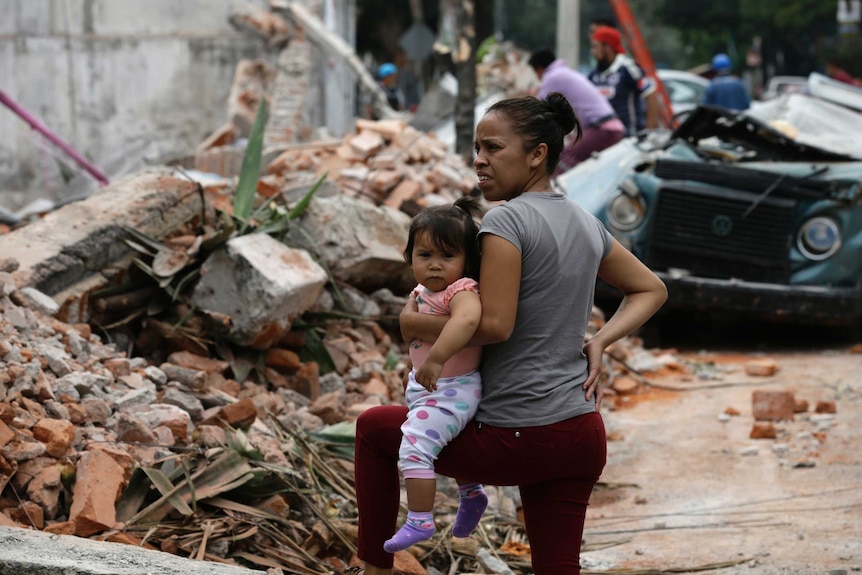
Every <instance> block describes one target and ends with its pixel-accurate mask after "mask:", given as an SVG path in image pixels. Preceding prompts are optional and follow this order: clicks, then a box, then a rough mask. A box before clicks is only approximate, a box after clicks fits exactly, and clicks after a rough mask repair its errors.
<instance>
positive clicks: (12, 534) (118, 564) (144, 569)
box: [0, 527, 265, 575]
mask: <svg viewBox="0 0 862 575" xmlns="http://www.w3.org/2000/svg"><path fill="white" fill-rule="evenodd" d="M176 573H183V574H184V575H262V574H263V573H265V572H264V571H256V570H252V569H245V568H243V567H234V566H231V565H224V564H220V563H213V562H210V561H195V560H193V559H186V558H183V557H178V556H176V555H171V554H170V553H164V552H161V551H153V550H151V549H144V548H142V547H134V546H132V545H125V544H123V543H107V542H103V541H95V540H92V539H84V538H81V537H74V536H72V535H53V534H51V533H45V532H43V531H33V530H29V529H16V528H14V527H0V575H24V574H27V575H175V574H176Z"/></svg>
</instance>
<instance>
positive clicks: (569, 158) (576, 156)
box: [529, 48, 625, 176]
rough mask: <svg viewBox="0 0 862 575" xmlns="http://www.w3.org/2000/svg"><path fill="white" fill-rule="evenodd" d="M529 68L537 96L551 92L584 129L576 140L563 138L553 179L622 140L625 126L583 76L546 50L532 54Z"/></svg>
mask: <svg viewBox="0 0 862 575" xmlns="http://www.w3.org/2000/svg"><path fill="white" fill-rule="evenodd" d="M529 64H530V67H531V68H533V70H534V71H535V72H536V76H538V77H539V81H540V82H541V85H540V86H539V93H538V94H537V96H538V97H539V98H545V97H546V96H547V95H548V94H550V93H552V92H559V93H561V94H562V95H563V96H565V97H566V100H568V101H569V104H571V106H572V109H573V110H574V111H575V115H576V116H577V117H578V120H579V121H580V123H581V125H582V126H584V128H583V134H582V136H581V138H580V139H578V138H577V137H573V138H567V140H566V142H565V147H564V148H563V152H562V154H561V155H560V163H559V164H558V166H557V169H556V170H555V171H554V175H555V176H559V175H560V174H562V173H563V172H565V171H566V170H569V169H571V168H573V167H574V166H576V165H577V164H579V163H580V162H582V161H584V160H586V159H587V158H589V157H590V156H591V155H593V153H595V152H599V151H601V150H604V149H605V148H607V147H609V146H612V145H614V144H616V143H617V142H619V141H620V140H622V139H623V135H624V134H625V126H624V125H623V123H622V122H621V121H620V119H619V118H618V117H617V115H616V113H615V112H614V109H613V107H612V106H611V104H610V102H608V100H607V98H605V97H604V96H602V94H601V93H600V92H599V91H598V89H597V88H596V87H595V86H594V85H593V83H592V82H590V81H589V79H587V77H586V76H584V75H583V74H581V73H580V72H578V71H577V70H573V69H572V68H570V67H569V66H567V65H566V63H565V62H563V61H562V60H559V59H557V57H556V55H554V53H553V52H552V51H551V50H549V49H547V48H542V49H541V50H537V51H535V52H533V53H532V54H531V55H530V60H529Z"/></svg>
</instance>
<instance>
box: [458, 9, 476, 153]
mask: <svg viewBox="0 0 862 575" xmlns="http://www.w3.org/2000/svg"><path fill="white" fill-rule="evenodd" d="M455 3H456V7H455V8H456V14H457V18H456V21H457V22H458V36H457V38H456V43H455V47H454V49H453V50H452V60H453V61H454V62H455V67H456V72H457V73H456V76H457V78H458V97H457V99H456V100H455V152H456V153H457V154H459V155H460V156H461V157H462V158H464V162H466V163H467V165H468V166H470V165H472V164H473V141H474V138H473V127H474V124H475V108H476V29H475V25H474V21H475V12H474V4H473V0H455Z"/></svg>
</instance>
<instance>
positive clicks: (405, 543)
mask: <svg viewBox="0 0 862 575" xmlns="http://www.w3.org/2000/svg"><path fill="white" fill-rule="evenodd" d="M433 535H434V518H433V517H432V515H431V512H430V511H408V512H407V521H405V522H404V525H402V526H401V529H399V530H398V533H396V534H395V535H393V536H392V539H387V540H386V542H385V543H383V550H384V551H386V552H387V553H395V552H396V551H403V550H404V549H407V548H408V547H410V546H411V545H415V544H416V543H419V542H420V541H427V540H428V539H431V537H432V536H433Z"/></svg>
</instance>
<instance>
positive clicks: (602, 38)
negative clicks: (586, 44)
mask: <svg viewBox="0 0 862 575" xmlns="http://www.w3.org/2000/svg"><path fill="white" fill-rule="evenodd" d="M590 52H591V54H592V55H593V57H594V58H595V59H596V67H595V68H594V69H593V71H592V72H590V75H589V78H590V81H591V82H592V83H593V84H595V85H596V87H597V88H598V89H599V91H600V92H601V93H602V95H604V97H605V98H607V99H608V101H609V102H610V103H611V106H613V108H614V111H615V112H616V114H617V117H618V118H619V119H620V120H622V122H623V124H624V125H625V127H626V133H627V134H628V135H630V136H633V135H635V134H636V133H637V132H639V131H641V130H643V129H653V128H658V126H659V123H658V99H657V95H656V88H655V84H653V82H652V81H650V79H649V78H647V76H646V74H644V71H643V69H641V67H640V66H638V65H637V63H636V62H635V61H634V60H632V59H631V58H630V57H628V56H627V55H626V53H625V50H624V49H623V41H622V38H621V37H620V33H619V31H618V30H617V29H615V28H611V27H610V26H599V27H597V28H596V29H595V31H594V32H593V35H592V37H591V39H590Z"/></svg>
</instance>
